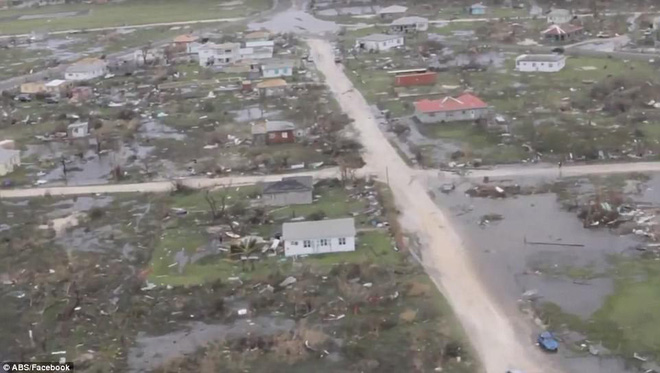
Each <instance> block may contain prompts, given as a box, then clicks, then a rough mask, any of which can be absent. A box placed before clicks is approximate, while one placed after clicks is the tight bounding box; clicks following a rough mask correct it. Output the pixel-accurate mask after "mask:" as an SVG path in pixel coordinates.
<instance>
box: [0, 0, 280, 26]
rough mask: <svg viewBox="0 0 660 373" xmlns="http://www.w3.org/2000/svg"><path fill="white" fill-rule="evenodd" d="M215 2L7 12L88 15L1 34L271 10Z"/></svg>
mask: <svg viewBox="0 0 660 373" xmlns="http://www.w3.org/2000/svg"><path fill="white" fill-rule="evenodd" d="M218 4H219V2H217V1H212V0H195V1H176V0H140V1H136V0H129V1H125V2H122V3H109V4H104V5H95V4H67V5H57V6H49V7H46V8H43V9H20V10H8V11H5V12H3V16H14V15H16V16H19V15H35V14H51V13H58V12H74V11H83V12H85V11H88V13H87V14H85V15H80V16H74V17H64V18H51V19H48V20H45V19H30V20H18V19H16V20H7V21H0V33H2V34H20V33H29V32H31V31H34V30H36V31H57V30H67V29H72V28H75V29H89V28H95V27H110V26H122V25H133V24H135V25H139V24H147V23H160V22H174V21H191V20H198V19H214V18H233V17H243V16H247V15H249V14H251V13H252V12H255V11H259V10H266V9H268V8H269V7H270V2H268V1H267V0H246V1H245V2H244V3H243V5H241V6H237V7H233V8H231V7H228V8H223V7H220V6H218Z"/></svg>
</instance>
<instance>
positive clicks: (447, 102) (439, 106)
mask: <svg viewBox="0 0 660 373" xmlns="http://www.w3.org/2000/svg"><path fill="white" fill-rule="evenodd" d="M487 107H488V105H487V104H486V103H485V102H483V101H481V99H480V98H479V97H477V96H473V95H471V94H469V93H464V94H462V95H460V96H458V97H456V98H454V97H449V96H447V97H445V98H443V99H441V100H421V101H417V102H415V109H417V111H420V112H422V113H434V112H439V111H456V110H468V109H484V108H487Z"/></svg>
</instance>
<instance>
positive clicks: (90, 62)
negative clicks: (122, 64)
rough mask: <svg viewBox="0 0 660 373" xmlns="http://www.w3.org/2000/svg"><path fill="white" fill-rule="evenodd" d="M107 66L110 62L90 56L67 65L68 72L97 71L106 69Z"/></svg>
mask: <svg viewBox="0 0 660 373" xmlns="http://www.w3.org/2000/svg"><path fill="white" fill-rule="evenodd" d="M107 66H108V64H107V63H106V62H105V61H103V60H101V59H98V58H92V57H88V58H83V59H82V60H79V61H78V62H76V63H74V64H72V65H70V66H69V67H67V69H66V72H67V73H86V72H91V71H96V70H98V69H104V68H106V67H107Z"/></svg>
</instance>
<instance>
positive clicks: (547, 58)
mask: <svg viewBox="0 0 660 373" xmlns="http://www.w3.org/2000/svg"><path fill="white" fill-rule="evenodd" d="M565 58H566V57H565V56H564V55H562V54H522V55H520V56H518V57H517V58H516V61H530V62H557V61H561V60H563V59H565Z"/></svg>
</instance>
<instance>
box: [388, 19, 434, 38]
mask: <svg viewBox="0 0 660 373" xmlns="http://www.w3.org/2000/svg"><path fill="white" fill-rule="evenodd" d="M389 29H390V32H391V33H395V34H406V33H409V32H418V31H426V30H428V29H429V20H428V19H426V18H424V17H417V16H411V17H401V18H398V19H395V20H394V21H392V23H390V27H389Z"/></svg>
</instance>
